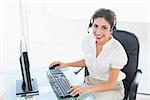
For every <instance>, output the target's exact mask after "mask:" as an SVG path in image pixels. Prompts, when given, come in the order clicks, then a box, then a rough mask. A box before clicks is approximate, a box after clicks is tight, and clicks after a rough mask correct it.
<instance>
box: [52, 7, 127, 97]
mask: <svg viewBox="0 0 150 100" xmlns="http://www.w3.org/2000/svg"><path fill="white" fill-rule="evenodd" d="M89 27H90V30H91V31H90V33H89V34H88V36H86V38H85V39H84V40H83V43H82V49H83V53H84V55H85V58H84V59H81V60H78V61H75V62H71V63H63V62H61V61H54V62H53V63H52V64H51V65H50V66H53V65H56V64H59V66H57V67H58V68H60V67H61V68H62V67H67V66H73V67H82V66H86V67H87V68H88V71H89V76H87V77H85V83H84V85H81V86H72V87H71V90H70V91H71V93H70V94H71V95H72V96H75V95H77V94H79V95H80V96H82V95H85V94H87V93H92V94H93V95H94V97H95V98H96V99H97V100H122V99H123V97H124V87H123V83H122V80H123V79H124V78H125V74H124V73H123V72H121V71H120V69H122V68H123V67H124V65H126V63H127V55H126V52H125V50H124V48H123V46H122V45H121V44H120V43H119V42H118V41H117V40H116V39H114V38H113V36H112V35H111V33H112V32H113V30H115V28H116V16H115V13H114V12H113V11H111V10H109V9H98V10H97V11H96V12H95V13H94V14H93V16H92V18H91V23H90V25H89Z"/></svg>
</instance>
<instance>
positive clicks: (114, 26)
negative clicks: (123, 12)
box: [87, 16, 117, 33]
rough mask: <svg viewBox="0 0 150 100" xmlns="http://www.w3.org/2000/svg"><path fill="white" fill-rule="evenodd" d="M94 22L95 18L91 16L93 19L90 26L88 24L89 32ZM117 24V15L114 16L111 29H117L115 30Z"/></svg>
mask: <svg viewBox="0 0 150 100" xmlns="http://www.w3.org/2000/svg"><path fill="white" fill-rule="evenodd" d="M93 23H94V19H93V18H91V19H90V23H89V26H88V28H87V32H88V33H89V29H90V28H91V27H92V25H93ZM116 24H117V20H116V16H114V22H113V25H112V26H111V30H112V31H115V30H116V29H117V27H116Z"/></svg>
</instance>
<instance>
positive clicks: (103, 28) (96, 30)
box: [92, 17, 111, 43]
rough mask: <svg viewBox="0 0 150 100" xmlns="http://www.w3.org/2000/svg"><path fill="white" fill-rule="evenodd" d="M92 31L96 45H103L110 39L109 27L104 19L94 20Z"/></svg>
mask: <svg viewBox="0 0 150 100" xmlns="http://www.w3.org/2000/svg"><path fill="white" fill-rule="evenodd" d="M92 29H93V34H94V36H95V37H96V42H97V43H105V42H106V41H107V40H108V39H109V38H110V35H111V34H110V33H111V26H110V24H109V22H108V21H106V20H105V18H101V17H99V18H96V19H95V20H94V23H93V26H92Z"/></svg>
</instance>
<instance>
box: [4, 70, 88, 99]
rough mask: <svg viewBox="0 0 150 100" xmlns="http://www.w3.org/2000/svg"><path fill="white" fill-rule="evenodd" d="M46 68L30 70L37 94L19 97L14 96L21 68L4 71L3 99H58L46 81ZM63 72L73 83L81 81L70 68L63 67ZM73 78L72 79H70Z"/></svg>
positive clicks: (77, 83)
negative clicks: (36, 83)
mask: <svg viewBox="0 0 150 100" xmlns="http://www.w3.org/2000/svg"><path fill="white" fill-rule="evenodd" d="M46 71H47V69H44V68H43V69H42V68H41V69H34V70H30V72H31V75H32V78H36V79H37V82H38V88H39V95H34V96H25V97H19V96H16V80H18V79H21V77H22V76H21V70H18V71H7V72H5V73H4V83H5V92H4V100H58V98H57V97H56V95H55V93H54V91H53V89H52V87H51V85H50V84H49V82H48V79H47V75H46ZM63 72H64V74H65V75H66V76H67V78H68V79H69V80H70V83H71V84H73V85H79V84H81V83H82V82H83V81H82V80H81V79H78V76H77V75H75V74H74V72H73V71H72V70H69V69H64V70H63ZM72 79H73V80H72ZM74 99H75V98H66V99H63V100H74ZM88 100H89V99H88Z"/></svg>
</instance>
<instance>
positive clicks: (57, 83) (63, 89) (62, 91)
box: [47, 69, 78, 98]
mask: <svg viewBox="0 0 150 100" xmlns="http://www.w3.org/2000/svg"><path fill="white" fill-rule="evenodd" d="M47 76H48V79H49V82H50V84H51V86H52V88H53V90H54V91H55V93H56V95H57V96H59V97H60V98H66V97H71V95H70V88H71V85H70V82H69V80H68V79H67V77H66V76H65V75H64V73H63V72H62V71H61V70H60V69H51V70H48V72H47ZM77 96H78V95H77Z"/></svg>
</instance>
